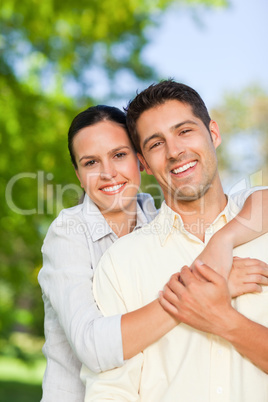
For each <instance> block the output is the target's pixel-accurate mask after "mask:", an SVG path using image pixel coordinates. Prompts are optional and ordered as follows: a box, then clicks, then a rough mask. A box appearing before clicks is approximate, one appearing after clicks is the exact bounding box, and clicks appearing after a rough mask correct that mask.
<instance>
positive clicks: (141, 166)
mask: <svg viewBox="0 0 268 402" xmlns="http://www.w3.org/2000/svg"><path fill="white" fill-rule="evenodd" d="M139 167H140V172H143V171H144V169H145V167H144V166H143V164H142V163H141V161H140V160H139Z"/></svg>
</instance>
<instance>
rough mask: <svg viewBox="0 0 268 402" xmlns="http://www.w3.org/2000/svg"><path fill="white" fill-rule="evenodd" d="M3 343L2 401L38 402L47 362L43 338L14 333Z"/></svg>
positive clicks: (0, 376)
mask: <svg viewBox="0 0 268 402" xmlns="http://www.w3.org/2000/svg"><path fill="white" fill-rule="evenodd" d="M1 343H2V344H1V346H2V348H1V351H2V355H1V356H0V402H39V401H40V399H41V396H42V388H41V384H42V378H43V375H44V371H45V364H46V363H45V359H44V357H43V356H42V353H41V346H42V344H43V339H41V340H40V339H37V338H33V337H30V336H28V335H25V334H14V335H13V336H12V338H11V339H9V342H8V343H5V345H3V342H1ZM3 346H5V347H4V348H3Z"/></svg>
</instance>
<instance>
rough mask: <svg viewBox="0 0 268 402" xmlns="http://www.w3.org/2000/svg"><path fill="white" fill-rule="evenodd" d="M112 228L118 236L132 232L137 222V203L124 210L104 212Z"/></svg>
mask: <svg viewBox="0 0 268 402" xmlns="http://www.w3.org/2000/svg"><path fill="white" fill-rule="evenodd" d="M103 216H104V218H105V220H106V221H107V223H108V225H109V226H110V228H111V229H112V230H113V231H114V233H115V234H116V235H117V236H118V237H122V236H125V235H127V234H128V233H130V232H132V231H133V229H134V228H135V226H136V223H137V204H135V207H132V208H128V209H127V210H124V211H113V212H109V213H108V214H103Z"/></svg>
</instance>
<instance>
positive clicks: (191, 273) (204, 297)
mask: <svg viewBox="0 0 268 402" xmlns="http://www.w3.org/2000/svg"><path fill="white" fill-rule="evenodd" d="M261 285H268V265H267V264H265V263H264V262H262V261H259V260H257V259H251V258H237V257H235V258H234V259H233V264H232V269H231V271H230V274H229V276H228V277H227V278H225V277H224V276H223V275H222V274H219V273H217V272H216V271H215V270H214V269H212V268H210V267H209V266H208V265H206V264H203V263H202V261H200V260H199V259H198V260H196V261H195V262H194V264H193V265H192V266H191V267H187V266H184V267H183V268H182V269H181V271H180V272H179V273H176V274H174V275H172V276H171V278H170V280H169V282H168V283H167V284H166V285H165V287H164V289H163V291H162V292H160V294H159V301H160V304H161V305H162V307H163V308H164V310H166V311H167V312H168V313H169V314H171V315H172V316H173V317H174V318H176V319H177V320H178V321H179V322H183V323H185V324H188V325H190V326H191V327H193V328H196V329H198V330H201V331H204V332H209V333H213V334H215V335H220V336H223V333H224V331H225V330H226V329H227V327H228V326H229V325H230V320H232V318H234V317H233V314H234V312H235V311H234V309H233V307H232V305H231V299H232V297H237V296H240V295H242V294H244V293H251V292H261V290H262V287H261Z"/></svg>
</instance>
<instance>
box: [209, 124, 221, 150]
mask: <svg viewBox="0 0 268 402" xmlns="http://www.w3.org/2000/svg"><path fill="white" fill-rule="evenodd" d="M209 129H210V134H211V138H212V142H213V144H214V147H215V149H216V148H217V147H218V146H219V145H220V144H221V134H220V129H219V126H218V124H217V123H216V121H215V120H211V121H210V123H209Z"/></svg>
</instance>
